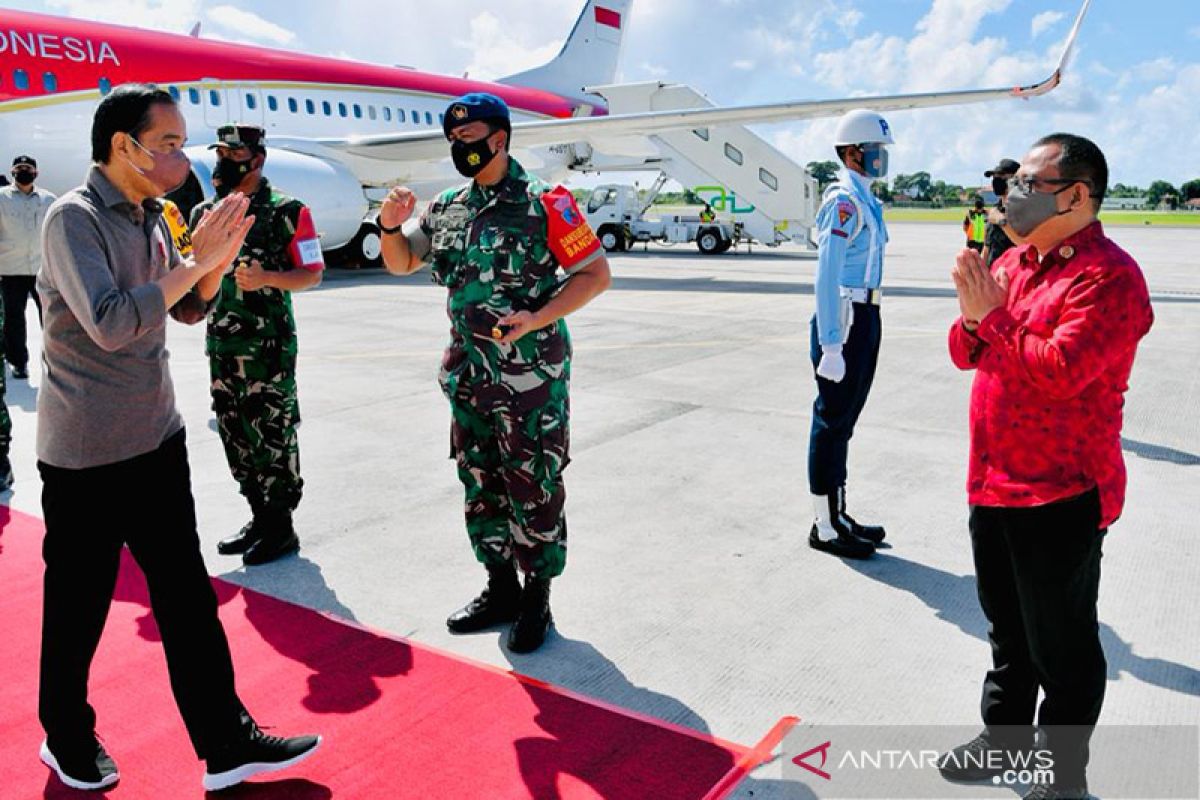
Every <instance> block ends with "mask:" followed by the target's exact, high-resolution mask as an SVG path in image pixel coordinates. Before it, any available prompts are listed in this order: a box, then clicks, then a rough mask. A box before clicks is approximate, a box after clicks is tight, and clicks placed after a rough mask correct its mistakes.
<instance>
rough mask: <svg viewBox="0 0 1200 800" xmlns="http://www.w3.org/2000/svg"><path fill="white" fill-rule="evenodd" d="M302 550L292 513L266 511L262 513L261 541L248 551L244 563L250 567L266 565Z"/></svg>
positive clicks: (277, 510) (274, 510) (243, 557)
mask: <svg viewBox="0 0 1200 800" xmlns="http://www.w3.org/2000/svg"><path fill="white" fill-rule="evenodd" d="M299 549H300V538H299V537H298V536H296V529H295V528H293V527H292V512H291V511H288V510H285V509H266V510H264V511H263V513H262V526H261V528H260V529H259V539H258V541H257V542H255V543H254V544H252V545H250V547H249V548H248V549H247V550H246V552H245V554H244V555H243V556H242V563H243V564H245V565H246V566H248V567H252V566H256V565H258V564H266V563H268V562H270V561H274V560H275V559H277V558H282V557H283V556H286V555H288V554H289V553H294V552H296V551H297V550H299Z"/></svg>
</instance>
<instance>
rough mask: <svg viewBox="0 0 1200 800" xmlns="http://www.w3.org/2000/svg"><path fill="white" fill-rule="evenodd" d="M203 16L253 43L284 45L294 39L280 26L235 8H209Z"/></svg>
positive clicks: (227, 6) (221, 6)
mask: <svg viewBox="0 0 1200 800" xmlns="http://www.w3.org/2000/svg"><path fill="white" fill-rule="evenodd" d="M205 16H206V17H207V18H208V20H209V21H210V22H212V23H213V24H214V25H217V26H219V27H222V28H224V29H226V30H227V31H231V32H233V33H235V34H239V35H241V36H243V37H246V38H248V39H250V40H253V41H259V42H267V43H268V44H274V45H285V44H291V43H292V42H293V41H295V39H296V34H295V33H293V32H292V31H290V30H288V29H287V28H284V27H283V26H282V25H276V24H275V23H274V22H268V21H267V20H265V19H263V18H262V17H260V16H258V15H257V14H254V13H251V12H249V11H245V10H243V9H240V8H237V7H236V6H229V5H220V6H215V7H213V8H210V9H209V10H208V11H207V12H206V14H205Z"/></svg>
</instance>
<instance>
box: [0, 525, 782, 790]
mask: <svg viewBox="0 0 1200 800" xmlns="http://www.w3.org/2000/svg"><path fill="white" fill-rule="evenodd" d="M41 540H42V526H41V523H40V521H39V520H37V519H34V518H32V517H28V516H26V515H23V514H20V513H19V512H15V511H10V510H9V509H8V508H6V507H3V506H0V587H3V593H4V605H5V621H6V625H5V628H6V630H5V636H4V649H3V655H2V656H0V797H3V798H5V800H19V799H22V798H34V797H47V798H59V797H84V796H88V797H95V796H97V795H96V793H82V792H75V791H73V790H70V789H67V788H65V787H63V786H62V785H61V784H60V783H59V782H58V779H57V778H56V777H54V776H53V775H52V774H51V772H50V771H49V770H48V769H46V768H45V767H44V766H43V765H42V764H41V763H40V762H39V761H38V758H37V748H38V744H39V743H40V742H41V739H42V732H41V728H40V727H39V726H38V723H37V716H36V711H37V709H36V704H37V662H38V647H39V636H40V624H41V594H42V588H41V581H42V562H41V556H40V546H41ZM213 583H214V585H215V587H216V590H217V594H218V597H219V598H220V600H221V618H222V620H223V621H224V623H225V629H226V631H227V633H228V635H229V640H230V645H231V647H232V648H233V655H234V664H235V666H236V668H237V676H238V689H239V692H240V694H241V695H242V698H243V700H244V701H245V702H246V705H247V706H248V707H249V708H250V710H251V712H252V713H254V714H255V716H256V717H257V718H258V720H259V722H260V724H262V725H264V726H271V730H270V731H269V732H273V733H277V734H293V733H304V732H320V733H322V734H323V735H324V736H325V743H324V744H323V745H322V748H321V750H320V751H319V752H318V753H317V754H316V755H314V756H313V757H312V758H311V759H310V760H309V761H307V762H306V763H304V764H301V765H299V766H297V767H295V768H293V769H292V770H291V771H290V772H285V773H281V774H280V775H279V776H278V777H276V778H274V779H273V780H272V779H260V782H257V783H252V784H245V785H243V786H242V787H238V788H236V789H234V790H231V791H228V792H224V793H221V794H220V795H213V797H230V798H234V797H247V798H249V797H253V798H280V799H281V800H282V799H283V798H287V800H315V799H316V798H331V797H334V798H347V799H353V800H369V799H371V798H387V800H398V798H421V800H458V798H488V799H489V800H498V799H499V798H529V797H532V798H538V800H541V798H615V799H620V798H630V800H633V799H635V798H636V800H645V799H646V798H654V800H668V799H669V798H695V799H696V800H699V798H702V797H705V796H708V797H717V796H721V795H722V794H724V793H726V792H727V791H728V790H730V789H732V787H733V786H734V785H735V784H736V782H737V779H738V778H739V777H740V776H741V775H743V774H744V773H745V771H746V770H748V769H749V768H751V767H753V766H754V764H756V763H757V762H759V761H760V760H762V758H763V757H764V756H765V755H766V754H765V753H764V752H763V748H762V747H761V746H760V747H759V748H757V749H755V750H750V749H748V748H745V747H742V746H740V745H736V744H731V743H729V742H724V741H720V740H714V739H712V738H711V737H708V736H705V735H702V734H699V733H695V732H692V731H690V730H687V729H684V728H678V727H673V726H670V725H668V724H666V723H661V722H658V721H656V720H652V719H649V718H644V717H640V716H638V715H636V714H633V713H629V712H625V711H623V710H620V709H616V708H612V707H608V706H605V705H603V704H601V703H596V702H592V701H589V700H588V699H586V698H583V697H580V696H578V695H574V694H572V693H570V692H567V691H564V690H561V689H557V688H555V687H551V686H547V685H545V684H541V683H539V682H537V681H533V680H530V679H527V678H521V677H519V676H516V675H513V674H511V673H508V672H505V671H502V670H498V669H494V668H492V667H489V666H485V665H481V664H476V663H473V662H469V661H466V660H464V659H461V658H458V657H455V656H451V655H448V654H445V653H441V652H438V651H435V650H432V649H430V648H426V647H422V646H421V645H419V644H415V643H413V642H407V641H403V640H399V639H394V638H389V637H387V636H384V635H380V634H376V633H373V632H370V631H366V630H363V629H361V628H358V627H355V626H354V625H351V624H346V623H343V622H340V621H338V620H334V619H332V618H330V617H327V616H324V615H322V614H320V613H317V612H315V611H311V610H309V609H306V608H302V607H300V606H296V605H293V604H291V603H286V602H283V601H280V600H276V599H274V598H271V597H268V596H266V595H263V594H260V593H258V592H254V591H251V590H248V589H243V588H241V587H238V586H235V585H233V584H230V583H228V582H225V581H221V580H215V579H214V581H213ZM91 701H92V704H93V705H94V706H95V707H96V710H97V713H98V715H99V732H100V735H101V736H103V737H104V740H105V742H106V744H107V746H108V749H109V752H111V753H112V755H113V757H114V758H116V759H117V762H118V764H119V766H120V768H121V775H122V777H121V782H120V783H119V784H118V785H117V786H116V787H114V788H113V789H111V790H109V791H108V792H105V793H102V794H101V795H100V796H104V797H111V798H114V800H124V799H125V798H131V799H132V798H137V800H142V799H143V798H145V799H147V800H175V798H189V797H198V796H200V795H201V794H202V793H203V792H202V790H201V788H200V777H201V775H202V773H203V765H202V764H201V763H200V762H199V761H197V760H196V758H195V756H194V754H193V753H192V751H191V748H190V746H189V744H188V741H187V736H186V734H185V732H184V729H183V724H182V722H181V721H180V719H179V714H178V712H177V711H176V709H175V705H174V702H173V701H172V699H171V694H170V690H169V686H168V683H167V674H166V666H165V663H164V659H163V654H162V648H161V645H160V643H159V641H158V635H157V629H156V627H155V624H154V620H153V617H152V615H151V614H150V611H149V601H148V597H147V593H146V588H145V582H144V579H143V577H142V574H141V572H140V571H139V570H138V569H137V567H136V565H135V564H134V563H133V561H132V559H130V558H128V553H127V554H126V559H125V561H124V562H123V565H122V570H121V577H120V580H119V581H118V584H117V592H116V602H114V603H113V607H112V611H111V613H110V615H109V619H108V626H107V628H106V629H105V634H104V638H103V640H102V641H101V643H100V649H99V653H98V654H97V657H96V662H95V665H94V666H93V669H92V678H91Z"/></svg>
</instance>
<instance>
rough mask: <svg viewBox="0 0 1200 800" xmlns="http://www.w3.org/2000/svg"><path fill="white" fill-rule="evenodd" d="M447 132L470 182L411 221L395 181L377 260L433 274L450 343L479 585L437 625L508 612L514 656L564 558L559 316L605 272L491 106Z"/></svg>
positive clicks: (586, 231)
mask: <svg viewBox="0 0 1200 800" xmlns="http://www.w3.org/2000/svg"><path fill="white" fill-rule="evenodd" d="M444 131H445V134H446V138H447V139H449V140H450V153H451V156H452V158H453V161H454V164H455V166H456V167H457V168H458V171H459V172H460V173H461V174H462V175H463V176H464V177H467V178H471V179H472V181H471V182H470V183H468V184H467V185H465V186H463V187H461V188H457V189H450V190H448V191H446V192H443V193H442V194H441V195H439V196H438V197H437V199H435V200H434V201H433V202H432V203H431V204H430V205H429V207H428V208H427V209H426V211H425V212H424V214H422V215H421V217H420V218H419V219H418V220H413V219H409V218H410V216H411V215H412V212H413V207H414V204H415V198H414V196H413V194H412V192H410V191H409V190H407V189H404V188H397V189H393V190H392V192H391V193H390V194H389V195H388V197H387V199H386V200H385V201H384V204H383V208H382V210H381V213H380V218H379V222H380V227H381V228H382V230H383V234H384V236H383V257H384V263H385V264H386V265H387V268H388V270H389V271H390V272H393V273H396V274H408V273H410V272H413V271H415V270H416V269H418V268H419V267H420V266H421V264H422V263H424V262H426V261H428V262H429V264H430V269H431V271H432V273H433V279H434V281H435V282H436V283H438V284H440V285H442V286H445V287H446V288H447V289H449V298H448V302H447V313H448V315H449V317H450V323H451V331H450V344H449V346H448V347H447V348H446V352H445V355H444V357H443V359H442V369H441V373H440V376H439V377H440V383H441V387H442V391H443V392H444V393H445V395H446V397H447V398H448V399H449V401H450V408H451V412H452V420H451V436H450V438H451V451H452V455H453V457H454V458H455V460H456V462H457V465H458V476H459V479H460V480H461V481H462V483H463V486H464V488H465V491H466V504H465V508H466V523H467V533H468V535H469V536H470V539H471V544H472V547H473V548H474V550H475V555H476V558H478V559H479V561H480V562H482V563H483V564H484V566H485V567H486V568H487V571H488V583H487V588H486V589H484V591H483V593H482V594H480V595H479V596H478V597H477V598H475V599H474V600H472V601H471V602H470V603H468V604H467V605H466V606H465V607H464V608H462V609H460V610H459V611H457V612H455V613H454V614H453V615H451V616H450V618H449V619H448V620H447V621H446V624H447V626H448V627H449V628H450V630H451V631H452V632H455V633H468V632H471V631H478V630H483V629H484V628H488V627H492V626H495V625H498V624H502V623H506V622H510V621H514V620H515V622H514V624H513V626H512V628H511V630H510V631H509V637H508V647H509V649H510V650H512V651H514V652H520V653H524V652H530V651H532V650H536V649H537V648H538V647H540V646H541V644H542V642H543V641H544V640H545V637H546V633H547V632H548V630H549V626H550V624H551V621H552V620H551V615H550V581H551V579H552V578H555V577H557V576H558V575H559V574H561V573H562V571H563V568H564V566H565V564H566V557H567V552H566V545H567V520H566V517H565V515H564V513H563V502H564V500H565V498H566V491H565V488H564V485H563V477H562V473H563V469H564V468H565V467H566V466H567V464H568V462H569V460H570V458H569V447H568V442H569V436H568V421H569V396H568V384H569V380H570V375H571V339H570V335H569V333H568V331H567V326H566V322H565V321H564V319H563V317H565V316H566V315H567V314H569V313H571V312H573V311H575V310H577V309H579V308H581V307H583V306H584V305H585V304H586V303H588V302H589V301H590V300H591V299H592V298H594V297H595V296H596V295H597V294H599V293H600V292H602V291H604V290H605V289H606V288H608V285H609V283H610V281H611V278H610V275H609V269H608V261H607V260H606V259H605V256H604V251H603V248H602V247H601V246H600V242H599V240H597V238H596V236H595V234H594V233H593V232H592V230H591V228H590V227H588V224H587V222H586V221H585V219H584V217H583V215H582V214H581V213H580V212H579V209H578V208H577V207H576V205H575V200H574V198H573V197H572V196H571V194H570V192H568V191H567V190H566V189H564V188H562V187H561V186H560V187H557V188H554V189H552V188H551V187H550V186H548V185H547V184H545V183H543V182H542V181H539V180H538V179H536V178H534V177H533V176H531V175H529V174H528V173H527V172H525V170H524V168H523V167H522V166H521V165H520V164H519V163H517V161H516V160H515V159H513V158H511V157H510V156H509V154H508V146H509V136H510V134H511V132H512V129H511V125H510V122H509V113H508V107H507V106H506V105H505V104H504V101H503V100H501V99H500V98H498V97H495V96H494V95H490V94H478V93H477V94H468V95H464V96H463V97H460V98H458V99H457V100H455V101H454V102H452V103H451V104H450V106H449V108H447V110H446V115H445V123H444ZM401 226H403V227H401ZM514 562H515V563H514ZM516 566H519V567H520V568H521V570H522V571H523V572H524V573H525V585H524V587H523V588H522V586H521V584H520V581H519V579H518V576H517V572H516Z"/></svg>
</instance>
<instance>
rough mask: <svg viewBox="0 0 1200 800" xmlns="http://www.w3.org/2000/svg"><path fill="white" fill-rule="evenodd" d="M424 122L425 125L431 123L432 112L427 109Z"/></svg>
mask: <svg viewBox="0 0 1200 800" xmlns="http://www.w3.org/2000/svg"><path fill="white" fill-rule="evenodd" d="M425 124H426V125H432V124H433V114H430V113H429V112H428V111H426V112H425Z"/></svg>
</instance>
